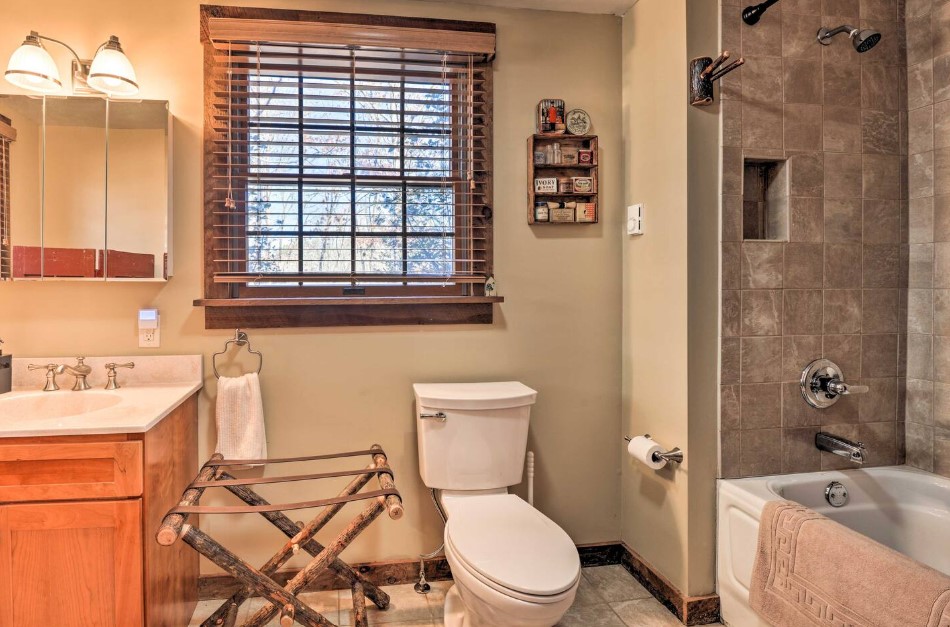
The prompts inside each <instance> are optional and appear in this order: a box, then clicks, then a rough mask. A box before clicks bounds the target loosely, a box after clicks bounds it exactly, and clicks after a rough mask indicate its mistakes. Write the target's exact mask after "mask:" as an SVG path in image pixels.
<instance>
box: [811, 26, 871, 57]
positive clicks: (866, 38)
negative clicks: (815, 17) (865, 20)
mask: <svg viewBox="0 0 950 627" xmlns="http://www.w3.org/2000/svg"><path fill="white" fill-rule="evenodd" d="M841 33H848V38H849V39H851V45H852V46H854V49H855V50H857V51H858V52H859V53H860V52H867V51H868V50H870V49H871V48H873V47H874V46H876V45H877V43H878V42H879V41H881V33H879V32H878V31H876V30H874V29H873V28H865V29H863V30H858V29H857V28H855V27H854V26H849V25H848V24H844V25H842V26H839V27H838V28H824V27H822V28H821V29H819V30H818V43H820V44H821V45H823V46H830V45H831V38H832V37H834V36H835V35H840V34H841Z"/></svg>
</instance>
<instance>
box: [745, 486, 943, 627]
mask: <svg viewBox="0 0 950 627" xmlns="http://www.w3.org/2000/svg"><path fill="white" fill-rule="evenodd" d="M749 603H750V605H751V606H752V609H753V610H755V611H756V612H757V613H758V614H759V615H760V616H762V617H763V618H764V619H765V620H767V621H769V622H770V623H772V624H773V625H776V626H778V627H812V626H813V625H827V626H828V627H950V577H948V576H947V575H945V574H943V573H941V572H938V571H936V570H934V569H932V568H929V567H928V566H925V565H923V564H921V563H920V562H917V561H915V560H913V559H911V558H909V557H907V556H906V555H903V554H902V553H898V552H897V551H894V550H893V549H890V548H888V547H886V546H884V545H882V544H879V543H878V542H875V541H874V540H872V539H871V538H869V537H867V536H864V535H861V534H859V533H858V532H856V531H853V530H851V529H848V528H847V527H845V526H843V525H841V524H839V523H837V522H835V521H833V520H831V519H829V518H827V517H825V516H822V515H821V514H819V513H817V512H815V511H813V510H811V509H808V508H807V507H804V506H802V505H799V504H798V503H792V502H789V501H770V502H769V503H767V504H766V506H765V509H764V510H763V512H762V519H761V521H760V523H759V545H758V550H757V554H756V559H755V566H754V567H753V569H752V589H751V591H750V595H749Z"/></svg>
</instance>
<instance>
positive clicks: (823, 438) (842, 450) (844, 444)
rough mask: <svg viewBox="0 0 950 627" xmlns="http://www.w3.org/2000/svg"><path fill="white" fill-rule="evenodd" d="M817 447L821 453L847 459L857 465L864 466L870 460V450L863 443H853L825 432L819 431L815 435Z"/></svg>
mask: <svg viewBox="0 0 950 627" xmlns="http://www.w3.org/2000/svg"><path fill="white" fill-rule="evenodd" d="M815 446H817V447H818V450H820V451H827V452H829V453H832V454H834V455H840V456H841V457H847V458H848V459H850V460H851V461H853V462H854V463H856V464H863V463H864V462H866V461H867V460H868V450H867V449H866V448H865V447H864V444H863V443H862V442H852V441H851V440H849V439H847V438H843V437H841V436H839V435H833V434H831V433H825V432H824V431H819V432H818V433H817V434H816V435H815Z"/></svg>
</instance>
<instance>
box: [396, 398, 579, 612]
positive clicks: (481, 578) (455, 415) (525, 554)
mask: <svg viewBox="0 0 950 627" xmlns="http://www.w3.org/2000/svg"><path fill="white" fill-rule="evenodd" d="M413 390H414V391H415V395H416V426H417V430H418V439H419V472H420V474H421V475H422V481H423V483H425V485H426V486H428V487H429V488H434V489H437V490H438V491H439V504H440V505H441V507H442V509H443V511H444V513H445V515H446V517H447V519H448V520H447V522H446V525H445V556H446V559H447V560H448V562H449V566H450V567H451V569H452V576H453V578H454V580H455V585H453V586H452V588H451V589H450V590H449V592H448V594H447V595H446V598H445V619H444V620H445V625H446V627H551V626H552V625H554V624H555V623H557V622H558V620H560V618H561V617H562V616H563V615H564V613H565V612H566V611H567V610H568V608H570V607H571V604H572V603H573V602H574V596H575V594H576V593H577V586H578V583H579V582H580V573H581V564H580V558H579V557H578V554H577V549H576V547H575V546H574V543H573V542H572V541H571V539H570V537H569V536H568V535H567V533H565V532H564V530H563V529H561V528H560V527H558V526H557V524H555V523H554V522H553V521H552V520H551V519H550V518H548V517H547V516H545V515H544V514H542V513H541V512H539V511H538V510H536V509H535V508H534V507H532V506H531V505H529V504H528V503H527V502H526V501H524V500H522V499H521V498H519V497H518V496H515V495H514V494H509V493H508V487H509V486H512V485H516V484H518V483H520V482H521V478H522V473H523V469H524V460H525V450H526V446H527V441H528V419H529V415H530V413H531V406H532V405H533V404H534V402H535V399H536V398H537V392H535V391H534V390H532V389H531V388H529V387H527V386H525V385H523V384H522V383H518V382H517V381H505V382H498V383H417V384H415V385H414V386H413Z"/></svg>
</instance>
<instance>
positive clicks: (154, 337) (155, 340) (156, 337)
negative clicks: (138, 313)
mask: <svg viewBox="0 0 950 627" xmlns="http://www.w3.org/2000/svg"><path fill="white" fill-rule="evenodd" d="M160 339H161V335H160V331H159V330H158V329H142V330H141V331H140V332H139V348H158V347H159V346H161V342H160Z"/></svg>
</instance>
